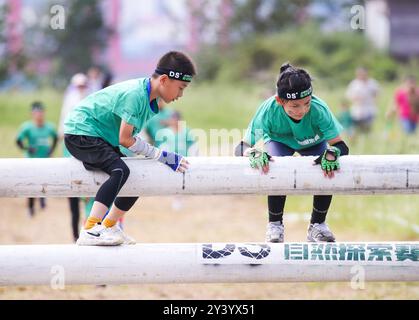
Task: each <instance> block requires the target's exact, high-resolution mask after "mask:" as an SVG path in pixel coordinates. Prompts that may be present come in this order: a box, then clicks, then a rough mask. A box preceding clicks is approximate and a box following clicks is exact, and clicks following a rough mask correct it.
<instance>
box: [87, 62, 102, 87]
mask: <svg viewBox="0 0 419 320" xmlns="http://www.w3.org/2000/svg"><path fill="white" fill-rule="evenodd" d="M87 78H88V91H89V94H90V93H93V92H96V91H99V90H101V89H102V88H103V82H104V79H103V74H102V71H101V70H100V68H99V67H97V66H93V67H90V68H89V70H87Z"/></svg>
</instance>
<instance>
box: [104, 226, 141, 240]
mask: <svg viewBox="0 0 419 320" xmlns="http://www.w3.org/2000/svg"><path fill="white" fill-rule="evenodd" d="M107 229H109V230H108V232H110V233H111V234H113V235H115V236H116V237H118V238H121V239H123V241H124V242H123V244H136V243H137V241H135V239H133V238H131V237H130V236H128V235H127V234H125V233H124V231H122V229H121V228H120V227H119V226H118V224H116V225H114V226H113V227H111V228H107Z"/></svg>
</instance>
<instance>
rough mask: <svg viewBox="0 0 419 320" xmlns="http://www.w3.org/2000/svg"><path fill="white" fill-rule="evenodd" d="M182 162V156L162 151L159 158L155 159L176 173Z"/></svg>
mask: <svg viewBox="0 0 419 320" xmlns="http://www.w3.org/2000/svg"><path fill="white" fill-rule="evenodd" d="M182 160H183V156H181V155H179V154H177V153H174V152H169V151H164V150H161V153H160V157H159V158H158V159H157V161H160V162H161V163H164V164H165V165H167V166H169V167H170V169H172V170H173V171H177V170H178V169H179V166H180V163H181V162H182Z"/></svg>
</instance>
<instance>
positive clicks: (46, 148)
mask: <svg viewBox="0 0 419 320" xmlns="http://www.w3.org/2000/svg"><path fill="white" fill-rule="evenodd" d="M31 110H32V121H27V122H25V123H23V124H22V126H21V127H20V129H19V132H18V135H17V138H16V144H17V145H18V147H19V148H20V149H21V150H24V151H25V154H26V157H27V158H49V157H50V156H51V154H52V153H53V152H54V149H55V146H56V145H57V140H58V136H57V132H56V131H55V129H54V126H53V125H52V124H51V123H49V122H45V112H44V105H43V104H42V103H41V102H38V101H36V102H34V103H32V105H31ZM39 200H40V205H41V208H42V209H44V208H45V206H46V203H45V198H40V199H39ZM34 202H35V199H34V198H29V199H28V213H29V216H30V217H33V216H34V214H35V208H34Z"/></svg>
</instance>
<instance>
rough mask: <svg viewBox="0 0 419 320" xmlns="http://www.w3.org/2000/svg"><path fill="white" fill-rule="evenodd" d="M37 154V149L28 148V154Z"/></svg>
mask: <svg viewBox="0 0 419 320" xmlns="http://www.w3.org/2000/svg"><path fill="white" fill-rule="evenodd" d="M35 152H36V148H34V147H28V154H30V155H33V154H35Z"/></svg>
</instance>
